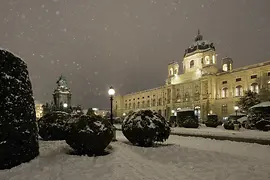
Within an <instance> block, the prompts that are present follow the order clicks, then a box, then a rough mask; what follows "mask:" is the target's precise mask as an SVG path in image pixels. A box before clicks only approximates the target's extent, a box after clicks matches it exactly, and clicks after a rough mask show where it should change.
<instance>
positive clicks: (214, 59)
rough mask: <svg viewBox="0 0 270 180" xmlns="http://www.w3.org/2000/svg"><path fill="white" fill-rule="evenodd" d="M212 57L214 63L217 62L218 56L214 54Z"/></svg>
mask: <svg viewBox="0 0 270 180" xmlns="http://www.w3.org/2000/svg"><path fill="white" fill-rule="evenodd" d="M212 59H213V64H216V56H215V55H213V57H212Z"/></svg>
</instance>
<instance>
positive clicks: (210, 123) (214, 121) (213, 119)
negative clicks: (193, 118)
mask: <svg viewBox="0 0 270 180" xmlns="http://www.w3.org/2000/svg"><path fill="white" fill-rule="evenodd" d="M205 125H206V126H207V127H213V128H216V127H217V126H218V125H219V121H218V116H217V115H215V114H210V115H208V116H207V120H206V122H205Z"/></svg>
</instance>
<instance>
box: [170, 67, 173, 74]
mask: <svg viewBox="0 0 270 180" xmlns="http://www.w3.org/2000/svg"><path fill="white" fill-rule="evenodd" d="M170 75H171V76H172V75H173V68H171V69H170Z"/></svg>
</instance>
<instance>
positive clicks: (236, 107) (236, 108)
mask: <svg viewBox="0 0 270 180" xmlns="http://www.w3.org/2000/svg"><path fill="white" fill-rule="evenodd" d="M238 109H239V107H238V106H234V110H235V115H236V116H237V111H238Z"/></svg>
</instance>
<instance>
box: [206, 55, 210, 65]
mask: <svg viewBox="0 0 270 180" xmlns="http://www.w3.org/2000/svg"><path fill="white" fill-rule="evenodd" d="M205 64H210V58H209V56H205Z"/></svg>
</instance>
